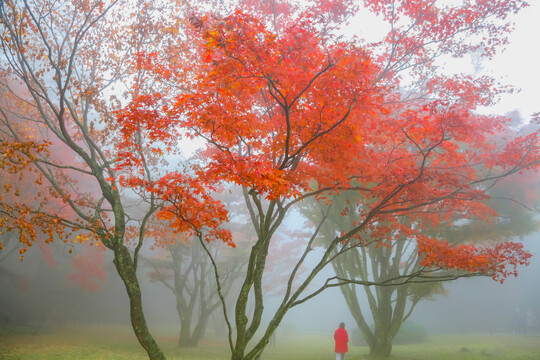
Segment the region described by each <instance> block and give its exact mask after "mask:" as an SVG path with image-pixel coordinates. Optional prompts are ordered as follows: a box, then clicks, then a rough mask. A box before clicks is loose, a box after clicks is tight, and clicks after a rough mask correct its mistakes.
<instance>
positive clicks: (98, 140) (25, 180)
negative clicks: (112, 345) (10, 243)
mask: <svg viewBox="0 0 540 360" xmlns="http://www.w3.org/2000/svg"><path fill="white" fill-rule="evenodd" d="M175 5H176V3H173V2H169V1H164V2H159V1H153V2H148V3H147V2H143V1H137V2H131V1H120V0H110V1H101V0H96V1H80V0H73V1H71V0H64V1H48V0H43V1H41V0H38V1H10V0H8V1H2V2H1V3H0V49H1V51H2V56H1V59H0V64H1V65H0V68H1V71H0V86H1V91H2V95H3V97H2V100H1V104H0V148H1V150H2V159H1V160H0V161H1V163H0V169H1V171H2V176H3V179H4V180H6V183H3V184H2V185H3V186H4V188H5V195H3V196H2V197H1V198H0V214H1V219H0V227H2V230H3V231H7V232H13V233H16V234H17V236H18V240H19V247H18V250H19V252H20V254H21V260H22V256H23V255H24V253H25V252H26V251H27V250H28V249H29V248H30V247H31V246H32V245H33V244H35V243H36V242H37V243H38V244H39V243H41V242H42V241H45V242H47V243H50V242H53V241H64V242H65V243H66V244H67V246H68V247H69V244H70V243H72V242H81V243H96V242H98V243H100V244H101V245H102V246H103V247H104V248H106V249H107V250H108V251H110V252H111V253H112V254H113V257H114V261H113V262H114V265H115V268H116V271H117V272H118V274H119V276H120V278H121V279H122V281H123V283H124V285H125V289H126V292H127V294H128V297H129V307H130V317H131V323H132V326H133V330H134V333H135V335H136V337H137V339H138V341H139V342H140V344H141V346H142V347H143V348H144V349H145V351H146V352H147V353H148V356H149V358H151V359H164V358H165V356H164V354H163V352H162V351H161V349H160V348H159V346H158V345H157V343H156V342H155V340H154V338H153V337H152V335H151V334H150V332H149V330H148V327H147V324H146V320H145V316H144V312H143V309H142V297H141V290H140V286H139V280H138V278H137V273H136V271H137V266H138V256H139V252H140V249H141V248H142V245H143V242H144V241H145V239H146V226H147V223H148V221H149V220H150V219H151V218H152V217H153V216H154V215H155V214H157V210H158V209H159V207H160V202H158V200H157V198H156V197H155V196H153V195H152V194H150V193H148V192H144V191H143V192H133V191H131V190H130V191H128V192H126V191H124V189H123V188H122V184H123V182H124V175H125V174H123V172H122V170H121V169H119V168H118V167H117V165H118V160H119V159H120V158H119V154H120V155H121V154H122V153H124V154H126V153H128V152H129V151H134V152H136V153H137V154H139V155H140V156H143V157H144V159H145V163H144V169H143V171H142V173H141V175H142V176H145V177H146V179H150V178H152V176H154V175H156V174H158V173H159V166H165V164H166V163H165V161H164V160H163V159H160V158H159V156H158V155H155V154H154V153H152V152H150V151H149V149H147V148H145V147H144V146H142V145H141V146H136V148H132V149H127V148H125V147H121V146H117V145H118V143H117V141H116V140H117V139H118V138H120V135H121V134H120V132H119V129H118V126H117V125H116V123H115V121H114V119H115V118H114V116H113V111H114V110H115V109H118V108H119V107H120V104H121V101H123V100H126V96H129V93H128V92H126V84H127V87H128V88H129V84H130V83H133V82H137V81H139V80H140V79H142V78H144V76H145V75H144V71H142V70H141V69H139V70H136V69H135V70H134V69H133V68H132V67H131V58H132V56H133V54H134V53H136V52H138V51H140V50H141V49H143V48H144V49H147V50H149V49H158V48H159V49H164V48H167V49H168V50H170V51H171V53H174V52H175V51H177V50H175V49H177V48H178V43H177V42H175V41H174V38H175V36H176V35H177V33H178V31H177V30H176V29H177V27H178V21H177V18H176V17H175V16H174V15H175V14H176V13H177V12H178V11H179V10H178V9H176V8H175ZM165 9H167V11H165ZM165 35H167V36H168V38H167V39H165V38H164V36H165ZM146 135H147V134H143V133H141V132H139V131H135V132H133V133H132V134H131V136H133V137H134V141H135V142H136V141H137V139H139V140H140V139H141V138H144V136H146ZM126 171H127V170H126ZM147 195H148V196H147ZM141 201H143V202H144V204H145V205H143V206H140V204H139V202H141ZM133 234H136V236H132V235H133ZM0 249H1V245H0ZM69 252H71V249H70V251H69ZM97 255H98V254H97V253H96V256H97ZM99 259H101V258H100V257H99V256H97V257H95V258H94V260H99ZM99 261H102V260H99ZM94 265H96V264H93V263H88V262H86V261H85V260H84V259H82V258H79V257H75V258H74V266H75V267H76V268H77V269H78V270H81V271H82V272H74V273H73V274H72V275H71V276H70V277H71V278H72V279H73V280H74V281H78V282H79V283H81V284H82V285H83V286H86V287H87V288H89V289H95V288H96V286H97V285H98V284H97V283H96V282H94V280H95V279H92V278H89V277H88V273H87V271H86V270H92V271H93V274H94V277H95V278H96V279H103V278H104V273H103V272H100V269H99V268H97V267H94Z"/></svg>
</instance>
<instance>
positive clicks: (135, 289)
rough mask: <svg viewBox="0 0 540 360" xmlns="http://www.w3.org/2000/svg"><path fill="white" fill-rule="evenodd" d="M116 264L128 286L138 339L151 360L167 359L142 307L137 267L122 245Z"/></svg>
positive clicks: (132, 321)
mask: <svg viewBox="0 0 540 360" xmlns="http://www.w3.org/2000/svg"><path fill="white" fill-rule="evenodd" d="M114 265H115V267H116V270H117V272H118V275H120V278H121V279H122V281H123V282H124V285H125V286H126V290H127V293H128V297H129V309H130V319H131V326H132V327H133V331H134V333H135V336H137V340H138V341H139V343H140V344H141V346H142V347H143V348H144V350H145V351H146V353H147V354H148V358H149V359H150V360H166V357H165V355H164V354H163V352H162V351H161V349H160V348H159V346H158V344H157V343H156V341H155V340H154V338H153V337H152V335H151V334H150V331H149V330H148V326H147V324H146V319H145V316H144V313H143V308H142V296H141V288H140V286H139V281H138V279H137V276H136V273H135V272H136V269H135V266H134V264H133V260H132V259H131V254H130V253H129V250H128V249H127V248H126V247H125V246H123V245H121V247H120V248H119V249H115V251H114Z"/></svg>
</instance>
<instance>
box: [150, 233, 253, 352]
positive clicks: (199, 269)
mask: <svg viewBox="0 0 540 360" xmlns="http://www.w3.org/2000/svg"><path fill="white" fill-rule="evenodd" d="M160 232H161V237H163V231H160ZM170 236H172V237H179V236H181V234H170ZM208 247H209V251H210V252H211V253H212V254H213V257H214V258H215V259H216V261H217V262H218V263H219V264H220V269H221V270H222V273H221V278H222V287H223V290H222V292H223V295H224V297H227V294H228V293H229V291H230V289H231V287H232V286H233V285H234V282H235V280H237V278H238V274H239V272H240V270H241V268H242V266H243V264H245V260H243V259H240V257H239V256H238V253H234V252H230V251H227V249H223V248H221V244H220V243H213V244H210V245H208ZM162 253H164V254H163V255H162V256H160V257H156V256H154V257H153V258H149V259H146V260H147V262H148V264H149V265H150V266H151V268H152V269H153V271H151V272H149V273H148V275H149V277H150V279H151V281H159V282H160V283H162V284H163V285H164V286H165V287H167V288H168V289H169V290H171V292H172V293H173V294H174V296H175V297H176V311H177V313H178V317H179V319H180V333H179V337H178V346H180V347H195V346H197V344H198V343H199V341H200V340H201V339H202V338H203V337H204V334H205V332H206V329H207V326H208V322H209V320H210V318H211V316H212V314H213V313H214V311H215V310H216V309H218V308H219V307H220V305H221V303H220V300H219V297H218V293H217V291H216V284H215V281H213V277H214V275H213V268H212V265H211V263H210V259H209V258H208V256H206V253H205V252H204V249H203V247H202V246H201V245H200V243H198V242H197V241H192V240H191V239H185V240H182V241H178V240H172V241H170V242H169V244H167V245H165V251H164V252H162Z"/></svg>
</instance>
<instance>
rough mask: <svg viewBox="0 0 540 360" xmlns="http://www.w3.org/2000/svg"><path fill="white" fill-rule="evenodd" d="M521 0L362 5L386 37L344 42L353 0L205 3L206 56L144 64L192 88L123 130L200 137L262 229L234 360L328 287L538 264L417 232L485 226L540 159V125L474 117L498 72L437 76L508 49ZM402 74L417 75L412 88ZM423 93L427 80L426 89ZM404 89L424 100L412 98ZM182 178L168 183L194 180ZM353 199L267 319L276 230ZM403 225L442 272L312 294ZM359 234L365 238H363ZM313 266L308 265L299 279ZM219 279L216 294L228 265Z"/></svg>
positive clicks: (232, 316) (231, 320)
mask: <svg viewBox="0 0 540 360" xmlns="http://www.w3.org/2000/svg"><path fill="white" fill-rule="evenodd" d="M525 5H526V4H525V3H524V2H522V1H495V2H493V1H490V2H489V3H488V2H485V1H477V2H475V3H469V2H467V3H463V4H459V5H456V6H453V7H449V8H440V7H438V6H437V3H434V2H414V3H412V2H410V1H398V2H396V1H392V2H386V1H366V2H365V3H364V6H365V7H366V8H368V9H369V10H371V11H372V12H373V13H374V14H377V15H380V16H381V17H383V18H384V20H385V21H387V23H388V24H389V25H390V26H389V28H390V33H389V34H388V36H387V37H386V38H384V39H383V40H382V41H381V42H378V43H375V44H368V45H365V46H362V45H361V43H360V41H358V40H357V39H353V40H348V41H345V40H343V38H340V37H338V36H337V35H338V33H337V30H336V29H338V28H339V26H340V25H341V24H343V22H344V20H346V19H347V18H348V17H349V16H351V15H352V14H354V13H355V11H356V8H355V6H354V4H352V3H350V2H332V1H313V2H307V3H305V4H302V6H295V5H294V4H290V3H287V2H257V3H254V2H238V3H233V4H231V9H226V10H227V11H225V12H224V13H220V9H221V8H219V7H217V8H215V9H214V11H213V12H212V13H206V12H205V11H204V10H201V11H200V13H198V12H197V11H196V10H194V14H193V15H192V16H191V18H190V21H191V23H192V25H193V27H192V34H191V38H190V41H192V43H193V46H194V50H193V51H192V53H191V55H193V56H194V59H195V60H194V61H190V62H188V63H189V68H185V67H181V68H179V67H178V64H170V63H169V62H168V61H167V59H166V58H165V57H162V58H161V59H160V57H158V56H154V54H148V55H146V56H144V58H145V59H146V61H145V63H144V66H145V67H146V68H147V69H154V70H155V77H154V78H153V79H152V81H159V80H160V79H165V80H166V81H169V82H175V83H177V84H181V85H180V86H178V87H177V88H178V89H179V90H181V91H177V95H176V96H175V94H174V93H173V91H171V92H168V93H166V94H162V93H160V94H152V95H144V96H143V95H141V96H140V97H139V98H138V99H137V98H136V99H135V101H134V102H133V103H132V104H130V105H129V106H128V107H126V108H125V109H124V111H123V112H121V113H120V114H119V118H118V119H119V121H120V122H121V123H122V124H126V125H125V126H127V127H128V128H130V127H132V126H133V124H136V126H138V127H141V128H144V129H150V130H152V129H154V130H156V131H157V130H158V129H159V131H160V133H159V134H158V135H157V140H159V141H164V140H169V139H171V134H172V137H173V138H174V137H175V136H177V134H176V133H175V129H178V128H183V129H185V130H187V131H188V134H190V135H191V136H194V137H199V138H202V139H204V140H205V141H206V142H207V145H208V152H207V158H206V159H202V160H201V161H199V162H198V163H197V164H196V165H195V166H194V169H195V170H194V171H195V173H196V174H197V175H198V176H199V181H200V182H206V183H208V184H214V183H234V184H237V185H239V186H241V187H242V188H243V194H244V199H245V206H246V208H247V209H248V211H249V213H250V218H251V223H252V225H253V228H254V231H255V232H256V234H257V240H256V242H255V244H254V245H253V246H252V247H251V249H250V255H249V261H248V264H247V268H246V271H245V274H244V277H243V280H242V281H243V282H242V286H241V288H240V289H239V291H238V293H237V294H236V303H235V307H234V309H230V308H228V307H227V306H226V303H225V301H224V300H223V296H221V299H222V304H223V312H224V316H225V319H226V322H227V324H228V328H229V345H230V349H231V358H232V359H256V358H259V357H260V355H261V353H262V352H263V350H264V348H265V346H266V345H267V343H268V341H269V338H270V336H271V335H272V333H273V332H274V331H275V329H276V328H277V326H278V325H279V323H280V322H281V321H282V319H283V317H284V316H285V314H286V313H287V311H288V310H289V309H290V308H292V307H294V306H297V305H299V304H302V303H303V302H305V301H307V300H309V299H310V298H312V297H314V296H316V295H317V294H319V293H320V292H322V291H324V290H325V289H327V288H329V287H335V286H342V285H345V284H350V283H355V284H359V285H386V286H397V285H401V284H405V283H413V282H430V281H441V280H450V279H454V278H455V277H456V276H468V275H470V274H472V275H478V274H483V275H490V276H493V277H494V278H497V279H498V278H500V277H504V276H507V275H508V274H509V272H513V271H514V268H515V266H517V265H518V264H524V263H526V262H527V259H528V257H529V256H530V255H529V254H527V253H526V252H524V251H523V249H522V247H521V246H520V244H514V243H510V242H507V243H502V244H498V245H495V246H494V247H487V248H482V247H475V246H473V245H469V244H467V245H460V246H456V247H454V246H450V245H449V244H448V242H444V241H442V242H441V241H440V239H438V238H436V237H432V236H429V235H428V234H425V233H423V232H422V231H421V229H420V228H417V227H415V226H412V224H422V227H423V228H427V227H430V226H433V225H435V224H440V223H441V222H444V221H448V220H449V219H451V218H452V214H455V213H460V214H463V216H467V217H470V218H474V217H481V216H482V215H483V214H485V213H486V211H489V209H488V207H487V206H485V204H483V203H482V200H484V199H485V198H486V196H487V195H486V191H487V189H489V188H490V187H491V185H492V184H493V183H494V182H497V181H498V180H499V179H500V178H503V177H505V176H508V175H510V174H512V173H515V172H518V171H520V170H521V169H523V168H527V167H533V168H534V167H536V166H537V165H538V159H539V158H538V155H539V154H538V151H539V147H538V128H537V127H535V128H534V129H533V130H532V131H531V132H530V133H529V134H528V135H526V136H522V137H515V138H512V139H511V140H509V141H508V143H507V144H506V145H505V146H502V147H501V146H499V145H500V144H495V143H494V142H493V141H492V139H491V137H490V133H491V132H492V131H497V130H499V129H502V128H504V127H505V126H506V123H505V121H504V119H502V118H500V117H489V116H479V115H477V114H476V113H475V112H474V110H476V108H477V107H478V106H480V105H486V104H489V103H490V102H491V101H492V100H493V99H494V96H495V95H496V94H497V93H499V92H500V89H499V88H497V87H496V86H495V85H494V82H493V81H492V79H489V78H480V79H473V78H472V77H469V76H465V75H461V76H455V75H453V76H450V77H445V76H443V75H441V74H436V72H435V62H434V59H435V58H437V57H438V56H439V55H442V54H446V55H452V56H456V57H460V56H463V55H464V54H465V53H466V52H467V51H469V50H474V49H477V48H479V47H482V48H483V50H484V55H485V56H488V57H489V56H492V55H493V54H494V53H495V51H496V49H497V48H499V47H500V45H503V44H504V43H505V41H506V35H507V33H508V23H507V22H506V20H505V19H506V16H507V14H509V13H512V12H516V11H519V10H520V9H521V8H523V7H524V6H525ZM201 8H204V6H202V7H201ZM405 71H407V73H408V74H410V75H412V78H414V79H418V80H419V82H418V83H416V82H414V83H413V84H407V81H406V77H405V75H404V74H405ZM408 85H409V87H407V86H408ZM417 85H422V87H421V88H420V89H419V90H416V87H417ZM404 88H406V89H410V95H407V96H408V98H409V99H414V101H412V100H411V101H406V102H405V101H402V100H404V96H403V94H404V93H405V92H404ZM398 89H399V91H398ZM425 91H427V93H426V92H425ZM150 113H151V115H152V116H147V114H150ZM156 124H159V126H156ZM464 144H465V145H466V147H464V146H462V145H464ZM486 169H488V170H489V171H488V175H485V174H486V172H485V170H486ZM175 179H176V181H175V182H174V184H173V183H169V184H168V185H169V187H170V188H173V187H178V186H179V185H178V184H179V183H182V182H183V181H184V182H185V180H184V179H182V178H179V177H178V176H176V175H175ZM346 190H349V191H356V192H358V193H359V194H361V196H359V198H361V199H365V200H362V201H360V202H359V203H357V204H352V205H351V209H354V210H355V211H356V214H357V217H356V219H355V221H354V222H353V223H352V224H351V227H350V228H348V229H346V230H344V231H343V232H341V233H336V234H334V237H333V240H332V241H331V242H329V243H327V244H326V245H327V246H326V248H325V249H324V251H322V252H318V253H315V252H312V251H311V250H312V247H313V245H314V241H315V239H316V238H317V237H318V235H319V232H320V229H321V226H322V224H323V222H324V221H325V220H326V218H327V216H328V214H326V213H324V214H322V215H321V219H322V220H321V222H320V223H318V224H315V228H314V229H313V231H312V233H311V236H310V238H309V239H307V240H306V242H305V247H304V250H303V251H302V253H301V255H300V257H299V258H298V261H297V263H296V265H295V266H294V267H293V268H292V269H291V273H290V274H289V278H288V280H287V285H286V291H285V293H284V295H283V297H282V301H281V303H280V304H279V306H278V307H277V309H276V310H275V312H274V313H273V314H271V316H270V318H271V320H270V321H269V323H268V324H267V326H263V325H262V316H263V311H264V309H265V307H264V304H265V301H264V300H265V299H264V296H263V286H262V284H263V277H264V275H265V268H266V264H267V258H268V254H269V249H270V244H271V242H272V239H273V237H274V235H275V233H276V231H277V230H278V229H279V228H280V227H281V226H282V224H283V222H284V219H285V217H286V215H287V214H288V213H289V212H291V211H292V210H293V209H294V208H295V207H296V206H297V205H298V204H299V203H300V202H301V201H303V200H305V199H308V198H317V199H318V200H319V201H328V199H325V198H324V195H323V194H324V193H328V192H340V191H346ZM160 192H163V193H166V192H167V190H166V189H165V188H163V189H160ZM160 197H161V195H160ZM161 198H162V199H163V200H164V201H165V202H166V203H168V204H170V206H169V207H168V211H169V212H170V215H169V217H170V219H171V220H172V221H173V224H174V226H177V227H180V225H181V224H182V226H186V227H187V228H191V231H192V233H193V235H195V236H197V237H198V238H199V240H200V242H201V245H203V247H205V244H206V243H205V240H207V239H208V238H209V236H208V235H207V233H204V232H201V231H198V230H197V228H200V227H199V225H198V224H199V223H198V220H197V221H196V219H194V218H193V217H192V215H191V212H190V213H186V210H185V209H184V208H183V207H181V206H178V205H177V204H180V202H179V201H180V200H179V199H177V198H170V197H168V196H165V197H161ZM209 200H210V199H205V201H209ZM218 219H219V217H218ZM402 219H408V220H407V221H406V222H402ZM404 224H409V225H410V226H404ZM396 228H399V229H400V233H401V234H402V235H403V236H406V237H407V238H414V239H415V240H416V243H417V246H418V256H419V257H421V258H422V260H421V266H422V267H423V268H431V270H432V271H431V272H429V273H425V272H419V271H412V272H407V273H401V274H400V275H399V276H398V277H381V278H380V279H379V280H378V281H364V280H362V279H357V278H340V277H331V278H328V279H326V281H324V283H323V285H322V286H321V287H320V288H319V289H316V290H314V291H312V292H311V293H309V291H306V290H308V286H309V285H310V284H311V283H312V281H313V280H314V279H315V277H316V276H317V275H318V274H319V273H320V272H321V270H322V269H324V268H325V267H326V266H328V265H329V264H330V263H331V262H332V261H333V260H334V259H335V258H336V257H338V256H342V255H344V254H347V253H348V252H350V251H351V250H353V249H356V248H357V247H361V246H367V245H368V244H369V243H372V242H379V243H380V245H381V246H384V245H387V246H390V244H392V243H394V242H395V241H396V238H395V229H396ZM362 233H368V234H370V236H371V238H370V239H368V241H367V243H366V241H365V239H363V238H361V237H360V236H359V234H362ZM209 234H210V237H215V236H216V235H221V236H223V235H224V234H219V233H216V232H214V233H211V232H210V233H209ZM206 252H207V254H208V255H209V256H211V253H210V252H209V251H208V250H207V251H206ZM317 255H319V257H317ZM308 259H309V261H310V264H312V265H311V266H310V270H309V272H308V273H307V274H306V276H304V277H302V278H301V279H299V278H297V275H298V269H299V268H300V266H302V264H304V263H305V262H307V261H308ZM213 265H214V266H215V267H217V264H216V263H215V261H213ZM507 266H509V268H507ZM438 269H453V270H456V269H459V270H464V271H465V272H466V273H460V274H458V275H453V274H452V275H448V274H446V273H440V272H436V270H438ZM410 270H412V269H410ZM215 274H216V280H217V283H218V292H220V287H219V284H220V278H219V272H218V271H217V269H215ZM295 282H296V284H297V286H293V283H295ZM250 302H252V303H253V304H254V307H253V308H252V309H250V308H249V307H248V304H249V303H250ZM258 330H259V332H260V333H261V331H262V334H261V335H260V336H256V332H257V331H258Z"/></svg>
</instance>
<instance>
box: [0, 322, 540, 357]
mask: <svg viewBox="0 0 540 360" xmlns="http://www.w3.org/2000/svg"><path fill="white" fill-rule="evenodd" d="M157 340H158V342H159V343H160V345H161V346H162V349H163V351H165V354H166V355H167V358H168V359H170V360H175V359H178V360H180V359H182V360H226V359H228V358H229V356H228V354H229V352H228V347H227V345H226V344H225V343H224V342H222V341H216V340H212V339H206V340H204V341H202V342H201V344H200V346H199V347H198V348H194V349H179V348H177V347H176V338H175V337H174V336H157ZM367 352H368V350H367V348H366V347H362V346H351V347H350V348H349V354H348V355H347V360H354V359H364V358H365V355H366V354H367ZM0 359H1V360H57V359H58V360H138V359H141V360H142V359H147V357H146V356H145V353H144V351H143V350H142V348H141V347H140V346H139V344H138V343H137V341H136V340H135V337H134V335H133V334H132V333H131V331H130V329H126V328H117V327H99V328H98V327H91V328H70V329H62V330H57V331H53V332H50V333H45V334H40V335H24V334H13V335H10V334H9V333H7V334H6V332H4V335H2V336H0ZM263 359H264V360H278V359H279V360H281V359H284V360H288V359H290V360H333V359H335V355H334V353H333V339H332V337H331V335H328V336H324V335H306V334H289V335H285V334H282V333H280V334H278V337H277V346H275V347H268V348H267V350H266V351H265V352H264V354H263ZM391 359H392V360H454V359H455V360H458V359H459V360H487V359H500V360H540V336H512V335H492V336H489V335H444V336H442V335H437V336H430V337H429V338H428V340H427V341H426V342H424V343H421V344H414V345H395V346H394V349H393V353H392V357H391Z"/></svg>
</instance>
